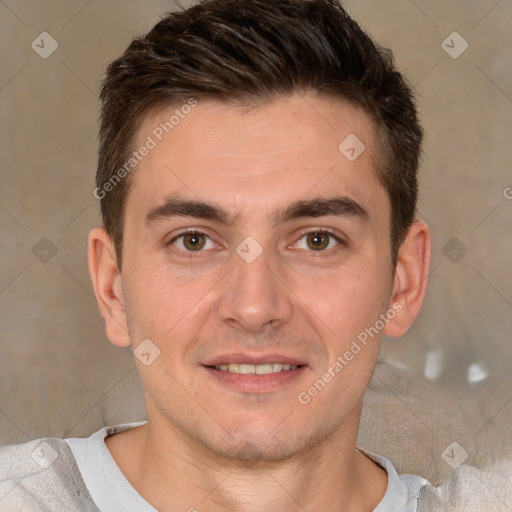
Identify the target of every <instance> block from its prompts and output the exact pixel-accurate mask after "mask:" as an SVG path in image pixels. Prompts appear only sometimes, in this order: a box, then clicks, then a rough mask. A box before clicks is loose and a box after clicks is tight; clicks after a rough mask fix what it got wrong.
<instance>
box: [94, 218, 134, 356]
mask: <svg viewBox="0 0 512 512" xmlns="http://www.w3.org/2000/svg"><path fill="white" fill-rule="evenodd" d="M88 256H89V275H90V276H91V280H92V285H93V287H94V293H95V295H96V300H97V302H98V307H99V308H100V312H101V314H102V316H103V318H104V319H105V327H106V332H107V337H108V339H109V340H110V341H111V342H112V343H113V344H114V345H118V346H119V347H128V346H130V338H129V336H128V328H127V321H126V311H125V305H124V304H125V303H124V295H123V288H122V283H121V273H120V272H119V269H118V267H117V258H116V252H115V248H114V244H113V243H112V240H111V239H110V236H109V235H108V233H107V232H106V231H105V229H104V228H94V229H93V230H91V232H90V233H89V254H88Z"/></svg>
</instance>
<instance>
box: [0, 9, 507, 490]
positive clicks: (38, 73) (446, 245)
mask: <svg viewBox="0 0 512 512" xmlns="http://www.w3.org/2000/svg"><path fill="white" fill-rule="evenodd" d="M191 3H192V2H190V1H189V0H181V7H180V5H179V4H178V2H172V1H163V0H144V1H142V0H125V1H123V2H115V1H113V0H37V1H35V0H1V1H0V39H1V43H2V47H3V49H4V50H3V51H2V56H1V57H0V59H1V66H0V110H1V120H0V123H1V131H2V136H1V138H0V151H1V152H0V154H1V171H0V230H1V235H2V236H1V245H0V246H1V253H0V325H1V337H0V348H1V357H0V444H5V443H13V442H23V441H26V440H29V439H32V438H36V437H43V436H53V437H83V436H88V435H90V434H91V433H92V432H95V431H96V430H98V429H99V428H101V427H102V426H104V425H112V424H117V423H124V422H130V421H139V420H142V419H144V418H145V417H144V403H143V395H142V390H141V385H140V381H139V378H138V374H137V371H136V368H135V364H134V362H133V354H132V351H131V349H120V348H116V347H114V346H113V345H111V344H110V343H109V342H108V340H107V338H106V336H105V332H104V326H103V320H102V318H101V316H100V314H99V312H98V309H97V307H96V303H95V299H94V295H93V292H92V287H91V284H90V281H89V276H88V271H87V261H86V246H87V234H88V231H89V229H91V228H92V227H94V226H95V225H97V224H99V222H100V221H99V215H98V211H99V202H98V201H97V200H96V199H95V198H94V196H93V190H94V173H95V165H96V150H97V139H96V133H97V119H98V109H99V103H98V100H97V97H98V92H99V84H100V80H101V78H102V75H103V72H104V70H105V67H106V66H107V64H108V63H109V62H110V61H111V60H113V59H114V58H116V57H117V56H119V55H120V53H121V52H122V51H124V49H125V48H126V46H127V45H128V44H129V43H130V41H131V40H132V38H133V37H135V36H137V35H140V34H141V33H143V32H145V31H148V30H149V29H150V28H151V27H152V26H153V25H154V24H155V23H156V22H157V21H158V20H159V19H160V18H161V17H162V16H163V15H164V14H165V13H166V12H168V11H171V10H176V9H179V8H182V7H187V6H189V5H191ZM343 4H344V6H345V7H346V8H347V9H348V10H349V11H350V12H351V14H352V15H353V16H354V17H355V18H356V20H357V21H358V22H359V23H360V24H361V25H362V26H363V28H364V29H365V30H366V31H367V32H369V33H370V34H371V35H372V36H373V37H374V38H375V39H376V40H377V41H378V42H380V43H381V44H382V45H384V46H388V47H390V48H391V49H392V50H393V52H394V54H395V57H396V61H397V64H398V67H399V69H400V70H401V71H402V72H403V73H404V74H405V76H406V77H407V78H408V80H409V82H410V84H411V85H412V87H413V89H414V91H415V92H416V94H417V98H418V104H419V110H420V112H421V117H422V122H423V126H424V128H425V131H426V140H425V147H424V149H425V155H424V158H423V162H422V167H421V191H422V193H421V199H420V203H419V217H420V218H422V219H423V220H425V221H426V222H427V223H428V225H429V227H430V229H431V232H432V238H433V258H432V266H431V274H430V284H429V290H428V292H427V298H426V302H425V305H424V308H423V310H422V312H421V314H420V316H419V318H418V320H417V322H416V324H415V325H414V327H413V328H412V329H411V330H410V332H409V333H407V335H405V336H403V337H402V338H401V339H398V340H386V341H385V342H384V343H383V348H382V359H383V360H387V361H390V362H392V364H383V365H380V366H379V369H378V371H377V373H376V376H375V378H374V381H373V382H372V387H371V389H370V390H369V392H368V396H367V397H366V399H365V412H364V414H363V421H362V426H361V432H360V442H361V443H362V444H363V446H367V447H368V448H369V449H374V450H375V451H377V452H378V453H380V454H382V455H385V456H388V457H389V458H391V459H392V461H393V462H394V463H395V464H396V465H397V467H398V469H400V470H401V471H404V472H416V473H422V474H425V476H427V477H429V478H431V479H432V480H435V479H436V478H440V477H441V476H443V475H445V474H447V472H449V471H450V470H451V469H452V468H453V467H454V466H455V465H456V464H457V462H458V463H460V461H462V460H463V459H464V460H465V461H466V463H473V464H475V465H479V464H483V463H484V462H485V461H487V462H489V460H491V459H492V460H494V459H496V458H498V459H499V458H500V457H501V458H503V457H505V456H507V457H508V455H505V454H506V453H507V451H506V450H503V447H504V446H506V445H507V442H508V441H509V440H510V438H511V434H510V433H508V431H509V430H510V429H509V426H510V419H511V418H512V404H511V401H512V386H511V383H512V379H511V378H510V375H511V372H512V344H511V343H510V333H511V332H512V277H511V271H510V266H511V262H512V258H511V256H512V171H511V169H512V165H511V164H512V145H511V137H510V133H511V131H512V69H511V63H512V2H510V1H509V0H501V1H497V0H459V1H455V0H454V1H451V2H445V1H442V0H428V1H427V0H414V1H413V0H387V1H386V2H378V1H377V0H358V1H355V0H352V1H345V2H343ZM376 414H379V415H380V417H379V419H376V416H375V415H376ZM397 433H400V435H399V436H397ZM452 443H456V444H452ZM426 458H428V459H429V461H430V462H431V469H428V470H426V469H425V460H426ZM454 461H455V462H454ZM429 467H430V466H429Z"/></svg>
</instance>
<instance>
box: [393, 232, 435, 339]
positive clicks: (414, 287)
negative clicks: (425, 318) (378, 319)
mask: <svg viewBox="0 0 512 512" xmlns="http://www.w3.org/2000/svg"><path fill="white" fill-rule="evenodd" d="M430 253H431V243H430V232H429V230H428V227H427V225H426V224H425V223H424V222H414V223H413V224H412V225H411V227H410V229H409V232H408V234H407V237H406V239H405V240H404V242H403V244H402V245H401V246H400V250H399V253H398V260H397V263H396V269H395V277H394V283H393V294H392V299H391V303H390V307H391V308H393V309H394V310H395V311H397V314H396V315H395V316H394V317H393V318H392V319H390V321H389V322H388V323H387V324H386V327H385V329H384V334H385V335H386V336H389V337H392V338H397V337H399V336H402V335H403V334H405V333H406V332H407V331H408V330H409V328H410V327H411V325H412V323H413V322H414V320H415V318H416V317H417V316H418V313H419V311H420V308H421V305H422V304H423V299H424V297H425V292H426V291H427V281H428V272H429V268H430Z"/></svg>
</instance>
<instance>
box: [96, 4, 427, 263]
mask: <svg viewBox="0 0 512 512" xmlns="http://www.w3.org/2000/svg"><path fill="white" fill-rule="evenodd" d="M297 92H299V93H306V92H316V93H319V94H321V95H324V96H328V97H333V98H334V97H342V98H345V99H347V100H349V101H351V102H352V103H353V104H355V105H358V106H360V107H362V108H363V109H364V111H365V112H367V113H368V114H369V115H370V116H371V118H372V119H373V121H374V123H375V127H376V128H377V133H378V137H377V139H378V140H377V147H378V150H379V155H378V161H379V162H380V164H379V165H378V166H377V169H376V172H377V176H378V178H379V180H380V182H381V184H382V185H383V187H384V188H385V190H386V191H387V194H388V196H389V199H390V203H391V219H390V224H391V232H390V237H391V249H392V260H393V263H396V259H397V255H398V249H399V247H400V245H401V244H402V242H403V240H404V238H405V236H406V234H407V231H408V229H409V227H410V225H411V223H412V222H413V221H414V215H415V210H416V202H417V194H418V190H417V189H418V179H417V171H418V165H419V157H420V153H421V142H422V137H423V132H422V129H421V127H420V125H419V122H418V115H417V111H416V107H415V103H414V98H413V95H412V92H411V90H410V88H409V87H408V86H407V84H406V83H405V80H404V78H403V77H402V75H401V74H400V73H399V72H398V71H397V70H396V69H395V66H394V62H393V56H392V53H391V52H390V51H389V50H387V49H384V48H382V47H380V46H379V45H377V44H376V43H374V42H373V41H372V40H371V39H370V37H368V36H367V35H366V34H365V32H364V31H363V30H362V29H361V28H360V27H359V25H358V24H357V23H356V22H355V21H354V20H353V19H352V18H351V17H350V16H349V15H348V14H347V12H346V11H345V10H344V9H343V8H342V7H341V5H340V4H339V3H338V1H336V0H279V1H275V0H202V1H200V2H199V3H198V4H196V5H194V6H193V7H190V8H189V9H187V10H185V11H182V12H173V13H170V14H168V15H167V16H166V17H165V18H164V19H162V21H160V22H159V23H158V24H157V25H156V26H155V27H154V28H153V29H152V30H151V31H150V32H149V33H148V34H146V35H145V36H142V37H139V38H136V39H134V40H133V42H132V43H131V44H130V46H129V47H128V48H127V50H126V51H125V52H124V54H123V55H122V56H121V57H120V58H118V59H117V60H115V61H114V62H112V63H111V64H110V65H109V67H108V69H107V74H106V78H105V80H104V82H103V86H102V90H101V104H102V108H101V127H100V147H99V158H98V169H97V174H96V186H97V189H96V190H105V189H104V187H105V184H107V183H108V182H109V180H112V178H113V177H114V175H115V173H116V171H118V170H119V169H120V168H121V166H123V164H124V163H125V162H126V160H127V158H128V157H129V154H130V152H131V151H132V150H133V148H132V146H133V142H134V138H135V135H136V133H137V129H138V127H139V125H140V123H141V121H142V119H143V117H144V115H145V114H147V113H148V112H149V111H151V110H153V109H156V108H161V107H166V106H170V105H173V104H176V103H178V102H186V101H187V99H189V98H190V97H194V98H210V99H215V100H219V101H222V102H226V103H230V102H239V103H242V104H243V103H244V102H246V103H247V104H249V103H254V102H265V101H269V100H270V99H272V98H275V97H276V96H278V95H290V94H293V93H297ZM118 181H119V182H116V183H115V186H113V187H109V189H110V190H109V192H108V194H106V193H103V194H102V196H101V214H102V217H103V222H104V225H105V229H106V230H107V232H108V233H109V235H110V237H111V238H112V240H113V242H114V245H115V248H116V254H117V259H118V265H119V268H121V254H122V247H123V218H124V206H125V203H126V197H127V194H128V191H129V186H130V182H131V180H130V179H129V176H127V177H126V178H125V179H122V180H118ZM96 197H98V196H96Z"/></svg>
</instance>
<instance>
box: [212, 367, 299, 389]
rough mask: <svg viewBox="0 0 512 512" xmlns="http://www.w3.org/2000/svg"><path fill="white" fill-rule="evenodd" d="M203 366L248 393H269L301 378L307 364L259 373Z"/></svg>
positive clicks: (224, 382) (214, 375)
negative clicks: (273, 371)
mask: <svg viewBox="0 0 512 512" xmlns="http://www.w3.org/2000/svg"><path fill="white" fill-rule="evenodd" d="M203 368H205V369H206V371H207V372H208V373H209V374H210V375H211V376H212V377H213V378H214V379H216V380H217V381H219V382H220V383H222V384H224V385H226V386H228V387H230V388H231V389H234V390H235V391H242V392H246V393H268V392H270V391H276V390H278V389H280V388H283V387H284V386H286V385H287V384H290V383H291V382H293V381H294V380H297V379H298V378H300V376H301V375H302V374H303V373H304V371H305V369H306V366H299V367H298V368H296V369H295V370H282V371H280V372H276V373H267V374H265V375H258V374H255V373H251V374H248V375H247V374H243V373H231V372H227V371H226V372H224V371H222V370H216V369H215V368H212V367H210V366H204V367H203Z"/></svg>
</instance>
